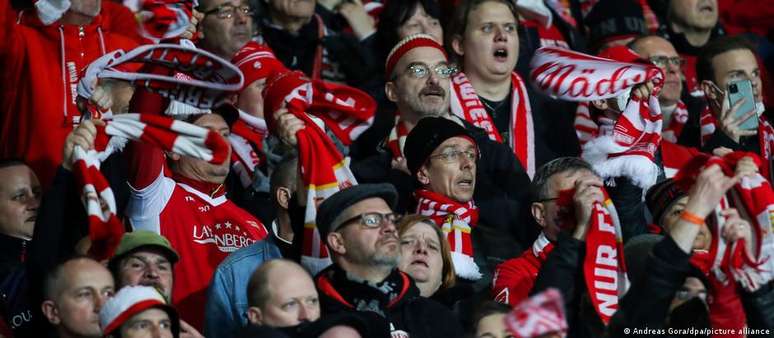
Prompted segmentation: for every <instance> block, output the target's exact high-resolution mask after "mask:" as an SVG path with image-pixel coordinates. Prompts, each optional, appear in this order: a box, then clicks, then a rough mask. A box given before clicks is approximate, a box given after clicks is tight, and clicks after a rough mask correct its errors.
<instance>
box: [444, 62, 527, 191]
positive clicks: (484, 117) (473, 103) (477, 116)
mask: <svg viewBox="0 0 774 338" xmlns="http://www.w3.org/2000/svg"><path fill="white" fill-rule="evenodd" d="M451 83H452V89H453V90H452V91H451V94H452V95H451V97H452V99H451V111H452V113H453V114H455V115H457V116H459V117H460V118H463V119H465V120H466V121H468V122H470V123H472V124H473V125H475V126H476V127H479V128H481V129H484V131H486V133H487V135H488V136H489V138H490V139H492V140H493V141H497V142H500V143H503V142H505V141H506V140H503V137H502V136H501V135H500V133H499V132H498V130H497V127H495V124H494V121H493V120H492V117H491V116H489V113H487V111H486V109H485V108H484V104H483V103H481V100H480V99H479V97H478V94H477V93H476V89H475V88H473V85H472V84H471V83H470V81H469V80H468V78H467V77H466V76H465V73H463V72H460V73H459V74H457V75H455V76H454V77H453V78H452V81H451ZM511 91H512V92H511V117H510V123H511V126H510V128H511V130H509V135H510V136H509V139H508V140H507V142H508V146H510V147H511V149H513V153H514V154H515V155H516V158H517V159H519V162H521V165H522V166H523V167H524V168H525V169H526V170H527V174H528V175H529V177H530V178H531V177H532V176H534V175H535V132H534V125H533V122H532V108H531V107H530V104H529V96H527V89H526V88H525V87H524V81H523V80H522V79H521V77H520V76H519V75H518V74H516V72H513V73H511Z"/></svg>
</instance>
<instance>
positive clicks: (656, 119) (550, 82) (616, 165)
mask: <svg viewBox="0 0 774 338" xmlns="http://www.w3.org/2000/svg"><path fill="white" fill-rule="evenodd" d="M530 67H531V68H532V71H531V72H530V78H531V80H532V81H533V83H534V84H535V87H536V88H538V89H539V90H541V91H543V92H545V93H546V94H548V95H550V96H552V97H556V98H559V99H562V100H568V101H578V102H583V101H586V102H588V101H592V100H605V99H609V98H614V97H619V96H621V95H624V94H626V93H627V92H630V91H631V89H632V88H633V87H634V86H635V85H637V84H641V83H645V82H648V81H653V82H654V84H655V88H654V89H653V92H652V93H651V96H650V97H649V98H648V99H639V98H636V97H632V98H631V99H630V100H629V101H628V103H627V104H626V107H625V108H624V110H623V112H622V113H621V114H620V115H619V116H618V118H617V119H616V120H615V121H613V120H610V119H604V118H599V119H598V120H597V123H598V124H599V125H600V127H599V133H598V135H597V136H596V137H595V138H593V139H591V140H589V141H587V142H586V143H585V144H584V145H583V152H582V157H583V158H584V159H585V160H586V161H588V162H589V163H591V164H592V166H594V169H595V170H596V171H597V172H598V173H599V174H600V175H602V177H603V178H604V179H609V178H613V177H618V176H625V177H628V178H630V179H631V180H632V182H633V183H634V184H636V185H637V186H639V187H642V188H644V189H647V188H648V187H650V186H652V185H653V184H655V182H656V179H657V177H658V172H659V171H658V166H657V165H656V163H655V162H654V158H655V153H656V150H657V148H658V145H659V142H661V124H662V119H661V110H660V107H659V103H658V99H657V98H656V97H657V96H658V92H659V90H660V87H661V84H663V79H664V73H663V72H662V71H661V70H660V69H659V68H658V67H656V66H653V65H648V64H639V63H630V62H619V61H613V60H610V59H605V58H600V57H595V56H591V55H586V54H582V53H577V52H573V51H569V50H564V49H560V48H553V47H543V48H540V49H538V50H537V52H536V53H535V56H534V57H533V58H532V61H531V63H530Z"/></svg>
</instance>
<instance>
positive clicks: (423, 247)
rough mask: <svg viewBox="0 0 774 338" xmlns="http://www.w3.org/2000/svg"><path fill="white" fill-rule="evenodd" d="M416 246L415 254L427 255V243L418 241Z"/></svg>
mask: <svg viewBox="0 0 774 338" xmlns="http://www.w3.org/2000/svg"><path fill="white" fill-rule="evenodd" d="M415 245H416V247H414V253H416V254H424V255H427V243H425V241H422V240H417V244H415Z"/></svg>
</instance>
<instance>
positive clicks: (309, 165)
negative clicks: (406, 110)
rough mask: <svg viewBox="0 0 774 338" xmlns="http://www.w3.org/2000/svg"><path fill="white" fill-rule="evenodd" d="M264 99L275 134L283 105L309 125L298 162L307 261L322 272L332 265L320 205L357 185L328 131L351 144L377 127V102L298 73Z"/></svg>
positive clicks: (273, 83)
mask: <svg viewBox="0 0 774 338" xmlns="http://www.w3.org/2000/svg"><path fill="white" fill-rule="evenodd" d="M263 97H264V98H265V99H266V104H265V107H266V111H265V113H266V122H267V124H268V129H269V131H270V132H275V131H276V127H277V126H276V125H275V124H274V123H275V119H274V117H273V114H274V112H275V111H276V110H277V109H278V108H280V107H283V106H285V107H287V109H288V111H289V112H290V113H291V114H293V115H295V116H296V117H298V118H299V119H301V120H302V121H304V125H305V127H304V128H303V129H301V130H299V131H298V133H296V137H297V139H298V145H297V146H298V164H299V166H300V168H301V176H302V179H303V182H304V184H305V185H306V191H307V195H306V196H307V199H306V213H305V217H304V234H303V247H302V257H301V262H302V264H303V265H304V266H305V267H306V268H307V269H308V270H309V271H311V272H312V274H316V273H317V272H319V271H320V270H322V269H323V268H324V267H325V266H327V265H329V264H330V262H331V260H330V258H329V256H328V250H327V249H326V247H325V245H324V239H322V238H320V233H319V231H318V230H317V225H316V222H315V218H316V216H317V205H318V204H319V203H320V202H322V201H323V200H324V199H326V198H328V197H329V196H331V195H333V194H334V193H336V192H337V191H339V190H341V189H344V188H347V187H349V186H352V185H355V184H357V181H356V180H355V176H354V175H353V174H352V171H351V170H350V169H349V164H348V160H345V158H344V156H343V155H342V154H341V153H340V152H339V150H338V149H337V148H336V145H335V144H334V143H333V140H331V138H330V137H329V136H328V135H327V134H326V132H325V128H327V129H328V130H330V131H331V132H332V133H333V134H334V135H335V136H336V137H337V138H338V139H339V140H340V141H341V142H342V143H343V144H344V145H347V146H348V145H350V144H351V143H352V142H353V141H354V140H355V139H356V138H357V137H358V136H360V134H362V133H363V131H365V130H366V129H367V128H368V127H370V126H371V124H372V123H373V118H374V111H375V110H376V102H375V101H374V99H373V98H371V97H370V96H369V95H368V94H366V93H364V92H362V91H360V90H358V89H355V88H352V87H348V86H344V85H338V84H333V83H328V82H323V81H318V80H310V79H308V78H307V77H306V76H304V74H303V73H301V72H298V71H294V72H285V73H281V74H279V75H277V76H276V77H274V78H271V79H269V81H268V83H267V85H266V88H265V89H264V96H263Z"/></svg>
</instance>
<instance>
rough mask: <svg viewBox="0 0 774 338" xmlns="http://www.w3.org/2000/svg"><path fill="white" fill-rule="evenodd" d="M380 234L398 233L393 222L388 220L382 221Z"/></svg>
mask: <svg viewBox="0 0 774 338" xmlns="http://www.w3.org/2000/svg"><path fill="white" fill-rule="evenodd" d="M381 230H382V232H383V233H393V232H396V231H398V230H397V227H396V226H395V222H393V221H388V220H386V219H385V220H382V229H381Z"/></svg>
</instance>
